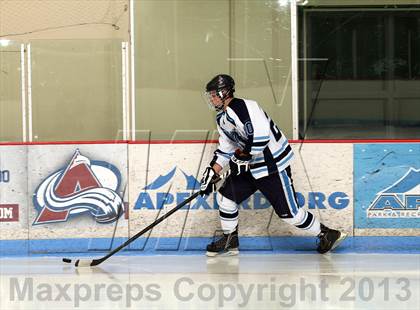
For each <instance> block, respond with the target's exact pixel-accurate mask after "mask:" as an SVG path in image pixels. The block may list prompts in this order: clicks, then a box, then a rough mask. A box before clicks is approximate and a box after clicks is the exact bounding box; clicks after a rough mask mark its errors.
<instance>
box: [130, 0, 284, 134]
mask: <svg viewBox="0 0 420 310" xmlns="http://www.w3.org/2000/svg"><path fill="white" fill-rule="evenodd" d="M135 16H136V20H135V40H136V43H135V44H136V67H135V70H136V127H137V131H138V134H137V136H136V138H137V139H143V138H146V137H144V135H142V132H143V133H144V132H145V131H147V132H150V138H151V139H204V138H206V136H207V133H204V135H203V130H204V131H205V132H212V131H213V130H214V128H215V121H214V113H213V112H211V111H209V109H208V107H207V105H206V104H205V101H204V100H203V98H202V93H203V91H204V87H205V85H206V83H207V82H208V81H209V80H210V79H211V78H212V77H213V76H215V75H216V74H219V73H228V74H231V75H233V77H234V78H235V80H236V82H237V87H236V91H237V92H236V95H237V96H238V97H245V98H250V99H254V100H257V101H258V102H259V103H260V104H261V105H262V106H263V107H264V109H266V110H267V112H268V113H269V114H271V116H272V117H273V118H274V119H275V120H276V121H278V122H280V123H282V129H283V130H285V132H286V133H287V134H291V132H292V118H291V91H290V88H291V78H290V75H291V72H290V54H291V52H290V7H289V1H243V0H238V1H235V0H233V1H229V0H220V1H210V0H207V1H204V0H203V1H182V0H178V1H135ZM156 34H159V35H156ZM181 132H182V135H180V133H181ZM175 135H176V138H175ZM181 137H182V138H181Z"/></svg>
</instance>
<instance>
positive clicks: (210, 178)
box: [200, 167, 219, 196]
mask: <svg viewBox="0 0 420 310" xmlns="http://www.w3.org/2000/svg"><path fill="white" fill-rule="evenodd" d="M218 179H219V175H218V174H217V173H216V171H214V169H213V168H212V167H207V168H206V170H204V173H203V177H202V178H201V182H200V183H201V184H200V191H201V196H203V195H210V194H211V193H213V192H214V191H215V190H216V181H217V180H218Z"/></svg>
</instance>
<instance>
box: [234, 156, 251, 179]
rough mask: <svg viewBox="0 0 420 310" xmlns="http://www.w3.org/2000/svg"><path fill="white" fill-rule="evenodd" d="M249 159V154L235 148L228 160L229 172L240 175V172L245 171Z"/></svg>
mask: <svg viewBox="0 0 420 310" xmlns="http://www.w3.org/2000/svg"><path fill="white" fill-rule="evenodd" d="M251 159H252V156H251V155H250V154H245V153H242V152H241V151H240V150H236V152H235V154H233V155H232V157H231V158H230V161H229V166H230V173H231V174H232V175H240V174H241V173H244V172H247V171H248V170H249V163H250V161H251Z"/></svg>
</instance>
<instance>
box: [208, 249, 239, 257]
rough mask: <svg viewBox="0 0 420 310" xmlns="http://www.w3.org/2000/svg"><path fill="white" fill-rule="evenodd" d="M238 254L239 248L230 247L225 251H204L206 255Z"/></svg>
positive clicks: (223, 255)
mask: <svg viewBox="0 0 420 310" xmlns="http://www.w3.org/2000/svg"><path fill="white" fill-rule="evenodd" d="M238 254H239V250H238V249H230V250H228V251H226V252H209V251H207V252H206V255H207V256H208V257H216V256H218V257H225V256H235V255H238Z"/></svg>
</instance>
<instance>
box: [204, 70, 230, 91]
mask: <svg viewBox="0 0 420 310" xmlns="http://www.w3.org/2000/svg"><path fill="white" fill-rule="evenodd" d="M212 90H216V91H220V90H227V91H228V92H229V94H230V95H233V93H234V92H235V81H234V80H233V78H232V77H231V76H230V75H227V74H218V75H216V76H215V77H214V78H212V79H211V81H210V82H208V83H207V85H206V91H207V92H209V91H212Z"/></svg>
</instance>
